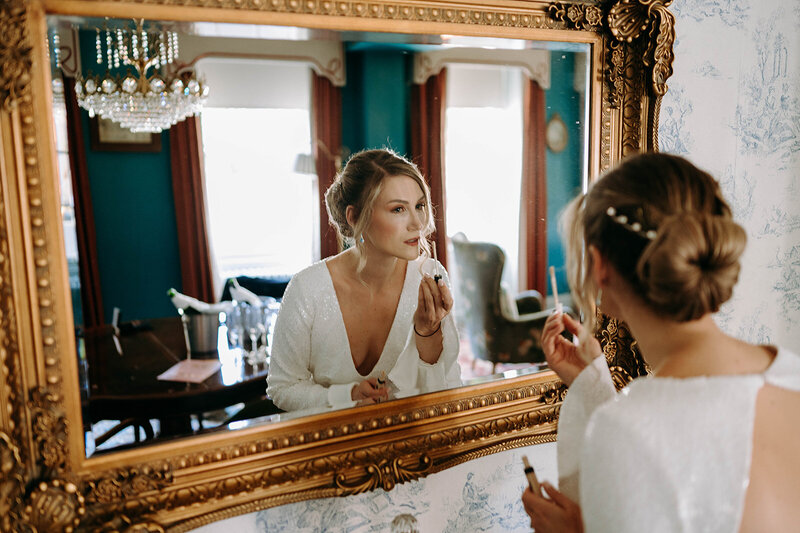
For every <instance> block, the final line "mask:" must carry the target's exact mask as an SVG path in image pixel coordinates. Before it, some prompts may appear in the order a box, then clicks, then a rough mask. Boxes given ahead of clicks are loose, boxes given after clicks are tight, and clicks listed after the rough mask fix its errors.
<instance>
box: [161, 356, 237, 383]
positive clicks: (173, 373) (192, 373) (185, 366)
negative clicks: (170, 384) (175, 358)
mask: <svg viewBox="0 0 800 533" xmlns="http://www.w3.org/2000/svg"><path fill="white" fill-rule="evenodd" d="M220 366H222V365H221V364H220V362H219V361H218V360H211V359H186V360H183V361H181V362H180V363H178V364H175V365H172V366H171V367H170V368H169V370H167V371H166V372H164V373H163V374H161V375H159V376H158V379H159V380H161V381H186V382H188V383H202V382H204V381H205V380H206V379H208V377H209V376H212V375H213V374H214V373H215V372H216V371H217V370H219V367H220Z"/></svg>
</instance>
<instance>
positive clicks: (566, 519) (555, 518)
mask: <svg viewBox="0 0 800 533" xmlns="http://www.w3.org/2000/svg"><path fill="white" fill-rule="evenodd" d="M542 487H543V488H544V490H545V491H546V492H547V495H548V496H549V497H550V498H545V497H544V496H540V495H538V494H536V493H535V492H533V491H532V490H531V488H530V487H528V488H526V489H525V491H524V492H523V493H522V505H523V506H524V507H525V512H526V513H528V516H530V517H531V527H532V528H533V529H534V530H535V531H536V533H550V532H555V533H583V519H582V518H581V508H580V507H579V506H578V504H577V503H575V502H573V501H572V500H570V499H569V498H567V497H566V496H564V495H563V494H561V493H560V492H559V491H557V490H556V489H555V488H554V487H553V486H552V485H550V483H547V482H546V481H545V482H543V483H542Z"/></svg>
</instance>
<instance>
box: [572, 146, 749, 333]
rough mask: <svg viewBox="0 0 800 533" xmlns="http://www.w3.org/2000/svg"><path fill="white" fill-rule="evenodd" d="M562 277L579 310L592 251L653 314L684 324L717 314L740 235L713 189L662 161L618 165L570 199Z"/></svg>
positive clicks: (641, 159)
mask: <svg viewBox="0 0 800 533" xmlns="http://www.w3.org/2000/svg"><path fill="white" fill-rule="evenodd" d="M567 224H568V231H569V235H570V239H571V240H570V243H569V244H568V247H569V250H570V251H569V255H570V257H569V263H570V268H569V270H570V271H569V277H570V283H571V284H572V286H573V289H574V290H575V292H576V294H575V297H576V300H577V301H578V303H579V304H582V306H584V308H587V307H586V304H587V303H589V302H591V301H592V299H593V297H594V296H595V294H596V292H597V290H596V288H594V287H593V286H592V282H591V279H590V273H591V268H592V265H591V264H590V262H591V257H590V255H589V254H586V255H585V256H582V251H581V247H582V244H583V243H585V244H586V245H587V246H589V245H593V246H595V247H596V248H597V249H598V251H599V252H600V254H601V255H602V256H603V257H605V258H606V259H607V260H608V261H609V262H610V263H611V264H612V265H613V266H614V268H615V269H616V270H617V271H618V272H619V273H620V274H621V275H622V277H623V278H624V279H625V280H626V281H627V282H628V283H629V284H630V286H631V287H632V289H633V290H634V291H635V293H636V294H637V295H638V296H639V297H640V298H642V300H643V301H644V302H645V303H646V304H647V305H648V306H649V307H650V308H651V309H652V310H653V311H654V312H656V313H658V314H659V315H661V316H664V317H666V318H669V319H672V320H675V321H678V322H685V321H689V320H695V319H697V318H700V317H702V316H703V315H705V314H707V313H713V312H716V311H717V310H719V307H720V306H721V305H722V304H723V303H724V302H725V301H727V300H728V299H729V298H730V297H731V294H732V292H733V287H734V285H735V284H736V281H737V280H738V277H739V267H740V265H739V258H740V256H741V254H742V252H743V251H744V247H745V243H746V240H747V238H746V235H745V232H744V230H743V229H742V228H741V226H739V225H738V224H737V223H736V222H734V221H733V218H732V216H731V210H730V207H728V204H727V203H726V202H725V200H724V199H723V197H722V193H721V191H720V188H719V184H718V183H717V182H716V181H715V180H714V179H713V178H712V177H711V176H710V175H709V174H707V173H706V172H703V171H702V170H700V169H698V168H697V167H695V166H694V165H692V164H691V163H690V162H689V161H687V160H685V159H683V158H681V157H678V156H673V155H668V154H657V153H649V154H640V155H636V156H632V157H630V158H628V159H626V160H624V161H623V162H622V163H621V164H620V165H619V166H617V167H616V168H615V169H613V170H611V171H610V172H608V173H607V174H606V175H605V176H603V177H602V178H601V179H599V180H598V181H597V182H595V183H594V184H593V185H592V187H591V188H590V190H589V192H587V193H586V195H584V196H583V197H581V198H578V199H576V200H575V201H574V202H573V203H572V205H571V206H570V209H569V211H568V213H567Z"/></svg>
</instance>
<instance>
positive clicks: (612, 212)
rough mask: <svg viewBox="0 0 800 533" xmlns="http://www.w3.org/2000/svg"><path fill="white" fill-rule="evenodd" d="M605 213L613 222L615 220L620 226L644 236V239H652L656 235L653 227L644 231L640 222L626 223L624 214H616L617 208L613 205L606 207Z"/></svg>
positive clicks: (626, 219)
mask: <svg viewBox="0 0 800 533" xmlns="http://www.w3.org/2000/svg"><path fill="white" fill-rule="evenodd" d="M606 214H607V215H608V216H609V217H611V220H613V221H614V222H616V223H617V224H619V225H620V226H623V227H625V229H627V230H629V231H632V232H634V233H636V234H637V235H640V236H642V237H644V238H645V239H649V240H651V241H652V240H653V239H655V238H656V236H657V235H658V234H657V233H656V230H654V229H650V230H647V231H644V229H643V228H642V224H641V222H631V223H628V217H627V216H625V215H618V214H617V210H616V209H615V208H614V207H609V208H608V209H606Z"/></svg>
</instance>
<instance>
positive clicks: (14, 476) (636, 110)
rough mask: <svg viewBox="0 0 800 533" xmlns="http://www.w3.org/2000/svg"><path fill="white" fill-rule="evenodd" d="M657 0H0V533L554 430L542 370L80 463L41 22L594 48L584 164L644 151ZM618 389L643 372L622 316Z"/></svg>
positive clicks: (656, 83)
mask: <svg viewBox="0 0 800 533" xmlns="http://www.w3.org/2000/svg"><path fill="white" fill-rule="evenodd" d="M670 3H671V0H607V1H606V0H594V1H592V0H581V1H577V0H576V1H575V2H569V1H561V2H554V3H551V2H544V1H540V0H531V1H527V2H520V1H515V0H493V1H490V2H488V3H481V4H478V3H475V2H462V3H458V4H453V3H448V2H443V1H436V0H413V1H412V0H400V1H399V2H387V1H382V0H373V1H368V2H367V1H353V0H336V1H334V0H214V1H210V0H117V1H106V2H91V1H84V0H0V139H1V140H2V151H0V177H2V182H0V407H1V408H0V531H15V532H18V531H61V530H63V531H72V530H87V531H152V532H155V531H165V530H171V531H186V530H188V529H191V528H193V527H197V526H199V525H201V524H203V523H207V522H210V521H213V520H218V519H221V518H225V517H228V516H233V515H235V514H240V513H244V512H249V511H253V510H256V509H260V508H264V507H268V506H273V505H279V504H283V503H289V502H294V501H300V500H304V499H309V498H316V497H326V496H344V495H348V494H355V493H359V492H363V491H369V490H374V489H375V488H378V487H380V488H383V489H385V490H390V489H391V488H392V487H393V486H394V485H396V484H397V483H404V482H406V481H409V480H413V479H418V478H420V477H423V476H426V475H428V474H430V473H433V472H437V471H440V470H443V469H445V468H449V467H450V466H453V465H455V464H458V463H460V462H463V461H467V460H470V459H473V458H475V457H480V456H482V455H486V454H489V453H494V452H497V451H500V450H506V449H511V448H514V447H518V446H526V445H530V444H535V443H539V442H547V441H552V440H554V439H555V428H556V423H557V419H558V412H559V409H560V405H561V401H562V400H563V398H564V394H565V389H564V387H563V385H562V384H561V383H560V382H559V381H558V380H557V379H556V378H555V376H554V375H553V374H552V373H550V372H546V373H541V374H535V375H532V376H527V377H519V378H514V379H511V380H505V381H499V382H492V383H485V384H482V385H475V386H471V387H464V388H461V389H456V390H451V391H441V392H438V393H434V394H428V395H424V396H419V397H415V398H408V399H405V400H399V401H396V402H389V403H387V404H381V405H376V406H370V407H365V408H361V409H357V410H347V411H341V412H334V413H332V414H327V415H326V416H321V415H317V416H311V417H305V418H302V419H298V420H295V421H286V422H280V423H277V424H273V425H269V426H262V427H252V428H248V429H244V430H239V431H235V432H228V433H224V434H211V435H207V436H203V437H194V438H190V439H186V440H182V441H178V442H176V443H167V444H162V445H153V446H149V447H146V448H142V449H138V450H132V451H126V452H118V453H114V454H110V455H108V456H100V457H96V458H95V457H93V458H89V459H86V458H85V457H84V449H83V443H82V435H81V433H82V426H81V418H80V399H79V397H78V391H77V368H76V363H75V360H74V359H75V358H74V356H73V354H74V353H75V344H74V343H75V341H74V338H73V335H72V331H71V322H72V320H71V307H70V303H69V302H70V299H69V293H68V283H67V277H66V265H65V260H64V253H63V245H62V230H61V226H60V216H59V209H58V205H59V204H58V178H57V172H56V167H55V162H54V159H55V156H54V147H53V140H52V139H53V135H52V124H51V121H50V116H51V109H50V98H51V95H50V89H49V81H50V71H49V68H48V67H47V65H48V59H47V53H48V52H47V49H46V45H45V43H46V42H47V36H46V29H45V28H46V26H45V20H44V17H45V16H46V14H47V13H57V14H73V15H85V16H96V17H102V16H120V17H136V16H142V17H144V16H146V17H148V18H161V19H164V20H182V21H186V20H192V19H202V20H206V21H212V22H213V21H216V22H247V23H262V24H288V25H299V26H304V25H305V26H309V27H316V28H329V29H353V30H364V31H381V30H384V31H407V32H416V33H451V34H459V33H461V34H464V35H495V36H504V37H508V36H511V37H515V38H536V39H550V40H560V41H568V40H575V41H577V42H584V43H590V44H591V45H592V47H593V52H592V57H593V62H594V67H593V70H592V72H593V79H592V81H591V82H590V83H591V87H592V94H593V96H592V98H591V99H590V107H591V117H592V120H591V124H590V160H589V166H590V172H591V174H592V175H593V176H596V175H597V174H599V173H600V172H602V171H603V170H605V169H606V168H608V167H609V166H611V165H612V164H613V163H614V162H616V161H618V160H619V159H620V158H621V157H623V156H624V155H627V154H630V153H635V152H638V151H644V150H652V149H656V148H657V144H658V138H657V124H658V111H659V106H660V100H661V97H662V96H663V95H664V93H665V91H666V90H667V85H666V81H667V79H668V78H669V76H670V75H671V73H672V61H673V52H672V46H673V42H674V40H675V33H674V18H673V16H672V14H671V13H670V12H669V10H668V7H669V5H670ZM600 323H601V328H600V330H599V332H598V337H599V338H600V340H601V344H602V346H603V348H604V351H605V353H606V357H607V359H608V361H609V364H610V365H611V366H612V367H613V369H614V375H615V379H616V380H617V381H618V384H620V385H621V384H623V383H624V382H626V381H627V380H629V379H631V377H635V376H637V375H640V374H642V373H644V372H646V368H645V367H644V365H643V363H642V361H641V358H640V357H639V356H638V355H637V352H636V347H635V342H634V341H633V339H632V338H631V336H630V334H629V333H628V332H627V329H626V328H625V327H624V325H623V324H618V323H617V322H616V321H614V320H611V319H607V318H604V319H602V320H601V322H600Z"/></svg>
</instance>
